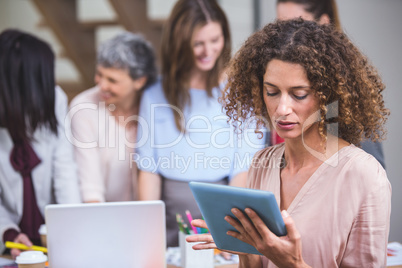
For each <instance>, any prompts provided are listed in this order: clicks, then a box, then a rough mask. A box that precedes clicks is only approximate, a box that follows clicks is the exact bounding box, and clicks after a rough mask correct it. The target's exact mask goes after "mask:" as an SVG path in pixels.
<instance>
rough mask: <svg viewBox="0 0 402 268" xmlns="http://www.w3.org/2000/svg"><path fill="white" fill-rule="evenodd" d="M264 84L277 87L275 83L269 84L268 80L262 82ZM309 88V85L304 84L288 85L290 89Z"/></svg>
mask: <svg viewBox="0 0 402 268" xmlns="http://www.w3.org/2000/svg"><path fill="white" fill-rule="evenodd" d="M264 85H267V86H271V87H276V88H277V86H276V85H274V84H271V83H269V82H264ZM309 88H310V86H304V85H300V86H294V87H290V89H309Z"/></svg>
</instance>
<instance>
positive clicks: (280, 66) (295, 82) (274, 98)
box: [263, 59, 319, 139]
mask: <svg viewBox="0 0 402 268" xmlns="http://www.w3.org/2000/svg"><path fill="white" fill-rule="evenodd" d="M263 93H264V102H265V106H266V108H267V111H268V115H269V117H270V120H271V122H272V125H273V127H274V128H275V130H276V131H277V132H278V134H279V136H281V137H282V138H284V139H295V138H299V137H301V135H302V133H303V132H304V134H306V133H307V132H308V131H309V130H311V129H312V126H313V125H312V123H314V122H316V118H317V116H316V114H315V112H317V111H318V110H319V104H318V98H317V97H316V96H315V94H314V92H313V90H312V89H311V88H310V82H309V80H308V79H307V75H306V72H305V70H304V68H303V67H302V66H301V65H300V64H294V63H289V62H285V61H281V60H277V59H273V60H271V61H270V62H269V63H268V64H267V67H266V70H265V74H264V89H263ZM314 126H317V124H314ZM317 131H318V130H317Z"/></svg>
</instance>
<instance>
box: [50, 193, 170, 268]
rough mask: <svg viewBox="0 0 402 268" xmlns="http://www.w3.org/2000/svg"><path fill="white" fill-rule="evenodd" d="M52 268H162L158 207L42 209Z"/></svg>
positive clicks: (162, 238)
mask: <svg viewBox="0 0 402 268" xmlns="http://www.w3.org/2000/svg"><path fill="white" fill-rule="evenodd" d="M45 217H46V227H47V246H48V257H49V266H50V267H57V268H63V267H66V268H67V267H68V268H70V267H75V268H80V267H83V268H84V267H85V268H87V267H105V268H107V267H141V268H142V267H165V266H166V264H165V247H166V234H165V205H164V203H163V202H162V201H132V202H109V203H91V204H75V205H49V206H47V207H46V213H45Z"/></svg>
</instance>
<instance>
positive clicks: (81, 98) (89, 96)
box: [70, 86, 99, 107]
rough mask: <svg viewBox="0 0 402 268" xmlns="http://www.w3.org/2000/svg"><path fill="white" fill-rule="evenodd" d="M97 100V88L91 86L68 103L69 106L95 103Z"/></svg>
mask: <svg viewBox="0 0 402 268" xmlns="http://www.w3.org/2000/svg"><path fill="white" fill-rule="evenodd" d="M97 102H99V88H98V87H96V86H95V87H93V88H90V89H87V90H84V91H82V92H81V93H79V94H78V95H77V96H75V97H74V98H73V99H72V100H71V103H70V107H73V106H75V105H78V104H81V103H97Z"/></svg>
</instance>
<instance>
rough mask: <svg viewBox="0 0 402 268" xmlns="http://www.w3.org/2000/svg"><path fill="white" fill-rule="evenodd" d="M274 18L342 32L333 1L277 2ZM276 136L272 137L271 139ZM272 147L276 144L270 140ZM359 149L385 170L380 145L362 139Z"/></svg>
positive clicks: (302, 0) (377, 142)
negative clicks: (372, 157)
mask: <svg viewBox="0 0 402 268" xmlns="http://www.w3.org/2000/svg"><path fill="white" fill-rule="evenodd" d="M276 17H277V19H278V20H288V19H296V18H299V17H301V18H303V19H304V20H312V21H315V22H317V23H319V24H332V25H333V26H334V27H335V28H336V29H338V30H340V31H342V27H341V23H340V19H339V16H338V8H337V4H336V1H335V0H277V1H276ZM276 137H277V136H276V135H274V131H273V135H272V138H276ZM271 143H272V145H274V144H276V143H275V140H274V139H272V142H271ZM360 147H361V148H362V149H363V150H364V151H366V152H367V153H369V154H371V155H372V156H374V157H375V158H376V159H377V160H378V162H380V164H381V165H382V166H383V167H384V169H385V159H384V152H383V149H382V143H381V142H379V141H376V142H374V141H372V140H370V139H364V140H362V142H361V143H360Z"/></svg>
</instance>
